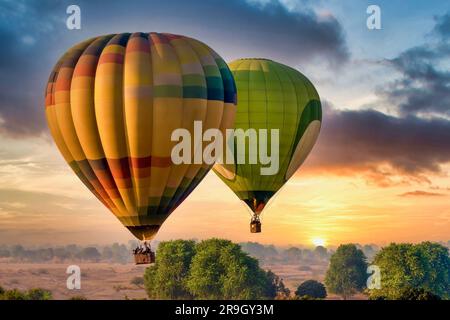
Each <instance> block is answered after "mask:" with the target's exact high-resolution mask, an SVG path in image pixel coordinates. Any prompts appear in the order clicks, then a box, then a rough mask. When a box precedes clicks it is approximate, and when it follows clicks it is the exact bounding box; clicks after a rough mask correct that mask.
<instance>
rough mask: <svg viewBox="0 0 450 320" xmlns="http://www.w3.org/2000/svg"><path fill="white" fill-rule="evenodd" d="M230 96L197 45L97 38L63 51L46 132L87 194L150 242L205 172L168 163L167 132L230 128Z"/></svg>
mask: <svg viewBox="0 0 450 320" xmlns="http://www.w3.org/2000/svg"><path fill="white" fill-rule="evenodd" d="M235 102H236V88H235V84H234V80H233V77H232V75H231V72H230V70H229V69H228V66H227V65H226V64H225V62H224V61H223V60H222V58H221V57H220V56H219V55H218V54H217V53H215V52H214V51H213V50H212V49H210V48H209V47H208V46H206V45H205V44H203V43H201V42H199V41H197V40H195V39H191V38H187V37H184V36H178V35H172V34H164V33H133V34H129V33H123V34H113V35H106V36H100V37H96V38H93V39H89V40H87V41H85V42H82V43H80V44H78V45H76V46H74V47H73V48H71V49H70V50H68V51H67V52H66V53H65V54H64V55H63V56H62V58H61V59H60V60H59V61H58V62H57V64H56V66H55V67H54V69H53V72H52V73H51V75H50V78H49V81H48V84H47V89H46V108H45V110H46V116H47V122H48V126H49V128H50V132H51V134H52V136H53V138H54V140H55V143H56V145H57V146H58V148H59V150H60V151H61V153H62V155H63V157H64V159H65V160H66V161H67V163H68V164H69V165H70V167H71V168H72V169H73V171H74V172H75V173H76V174H77V176H78V177H79V178H80V179H81V181H82V182H83V183H84V184H85V185H86V186H87V187H88V188H89V190H90V191H91V192H92V193H93V194H94V195H95V196H96V197H97V198H98V199H99V200H100V201H101V202H102V203H103V204H104V205H105V206H106V207H107V208H108V209H109V210H110V211H111V212H112V213H113V214H114V215H115V216H116V217H117V218H118V219H119V220H120V221H121V222H122V224H123V225H125V226H126V227H127V228H128V229H129V230H130V231H131V232H132V233H133V234H134V235H135V236H136V237H137V238H139V239H141V240H144V239H145V240H147V239H151V238H152V237H153V236H154V234H155V233H156V232H157V230H158V229H159V227H160V226H161V224H162V223H163V221H164V220H165V219H166V218H167V217H168V216H169V214H170V213H171V212H172V211H173V210H174V209H175V208H176V207H177V206H178V205H179V204H180V203H181V202H182V201H183V200H184V199H185V198H186V197H187V196H188V195H189V194H190V193H191V192H192V190H193V189H194V188H195V187H196V186H197V185H198V183H199V182H200V181H201V180H202V179H203V177H204V176H205V175H206V173H207V172H208V170H209V169H210V165H206V164H205V163H201V164H179V165H175V164H173V163H172V161H171V150H172V148H173V146H174V145H175V144H176V142H175V141H171V134H172V132H173V130H175V129H178V128H185V129H187V130H189V131H190V132H192V130H193V126H194V121H201V122H202V125H203V129H204V130H206V129H208V128H215V129H222V130H223V129H224V128H228V127H230V126H232V124H233V121H234V114H235Z"/></svg>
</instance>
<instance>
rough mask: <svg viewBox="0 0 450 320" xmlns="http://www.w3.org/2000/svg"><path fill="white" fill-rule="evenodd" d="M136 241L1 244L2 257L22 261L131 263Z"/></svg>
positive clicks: (0, 252) (0, 253)
mask: <svg viewBox="0 0 450 320" xmlns="http://www.w3.org/2000/svg"><path fill="white" fill-rule="evenodd" d="M135 246H136V243H135V242H130V243H129V244H128V245H125V244H119V243H114V244H112V245H106V246H79V245H75V244H71V245H67V246H61V247H54V248H52V247H38V248H25V247H24V246H22V245H13V246H0V258H9V259H10V260H13V261H20V262H64V261H71V262H74V261H86V262H112V263H129V262H131V261H132V254H131V250H132V249H133V248H134V247H135Z"/></svg>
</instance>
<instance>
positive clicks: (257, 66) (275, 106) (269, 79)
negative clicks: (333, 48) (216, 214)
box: [213, 59, 322, 233]
mask: <svg viewBox="0 0 450 320" xmlns="http://www.w3.org/2000/svg"><path fill="white" fill-rule="evenodd" d="M229 67H230V70H231V71H232V73H233V75H234V79H235V82H236V86H237V97H238V106H237V113H236V120H235V130H238V129H242V130H244V131H245V130H248V129H255V130H260V129H267V131H271V130H272V129H278V130H279V131H278V132H279V144H278V146H279V147H278V161H279V165H278V170H277V172H276V173H275V174H270V175H263V174H261V169H262V168H264V167H266V165H264V164H262V163H261V161H259V160H258V162H257V163H253V164H252V163H249V162H248V161H247V162H246V163H238V161H234V163H233V164H229V163H228V162H227V163H223V164H219V163H218V164H216V165H215V166H214V168H213V170H214V172H215V173H216V174H217V175H218V176H219V177H220V178H221V179H222V180H223V181H224V182H225V183H226V184H227V185H228V186H229V187H230V188H231V190H233V192H234V193H236V195H237V196H238V197H239V199H241V200H242V201H244V202H245V203H246V204H247V206H248V207H249V208H250V209H251V210H252V212H253V214H252V221H251V224H250V230H251V232H252V233H255V232H261V223H260V214H261V212H262V211H263V209H264V208H265V207H266V205H267V203H268V201H269V200H270V199H271V198H272V197H273V196H274V195H275V194H276V193H277V191H278V190H280V188H281V187H282V186H283V185H284V184H285V183H286V181H288V180H289V178H290V177H291V176H292V175H293V174H294V173H295V172H296V171H297V169H298V168H299V167H300V165H301V164H302V163H303V162H304V161H305V159H306V157H307V156H308V154H309V152H310V151H311V150H312V148H313V146H314V144H315V142H316V140H317V137H318V135H319V131H320V127H321V121H322V109H321V104H320V98H319V95H318V93H317V91H316V89H315V88H314V86H313V84H312V83H311V82H310V81H309V80H308V79H307V78H306V77H305V76H304V75H303V74H301V73H300V72H299V71H297V70H295V69H293V68H291V67H288V66H286V65H283V64H281V63H278V62H275V61H272V60H267V59H239V60H236V61H233V62H232V63H230V64H229ZM231 141H232V144H234V146H231V147H232V149H234V150H237V149H238V146H237V145H236V144H237V141H238V140H237V139H236V136H235V137H234V139H231ZM244 143H245V148H244V149H245V151H246V152H247V154H249V153H251V152H252V149H253V150H254V148H255V144H254V142H251V141H250V139H245V140H244ZM252 143H253V145H252ZM267 144H268V145H269V146H270V145H271V136H270V134H269V135H268V138H267ZM257 148H258V152H259V149H260V148H261V143H258V146H257ZM268 149H269V147H268ZM272 152H276V151H273V150H272ZM238 155H239V151H238ZM235 158H236V156H235Z"/></svg>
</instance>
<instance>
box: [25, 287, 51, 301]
mask: <svg viewBox="0 0 450 320" xmlns="http://www.w3.org/2000/svg"><path fill="white" fill-rule="evenodd" d="M52 299H53V296H52V293H51V292H50V291H48V290H44V289H41V288H35V289H30V290H28V293H27V300H52Z"/></svg>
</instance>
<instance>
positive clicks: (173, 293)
mask: <svg viewBox="0 0 450 320" xmlns="http://www.w3.org/2000/svg"><path fill="white" fill-rule="evenodd" d="M194 254H195V242H194V241H185V240H174V241H167V242H161V243H160V245H159V246H158V253H157V255H156V263H155V265H154V266H152V267H149V268H147V269H146V271H145V274H144V282H145V289H146V291H147V294H148V296H149V298H152V299H190V298H191V297H192V296H191V294H190V292H189V291H188V289H187V287H186V278H187V275H188V273H189V266H190V264H191V260H192V257H193V256H194Z"/></svg>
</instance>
